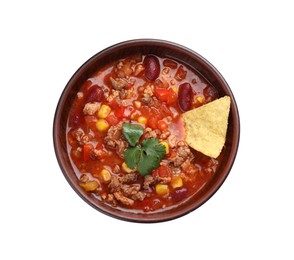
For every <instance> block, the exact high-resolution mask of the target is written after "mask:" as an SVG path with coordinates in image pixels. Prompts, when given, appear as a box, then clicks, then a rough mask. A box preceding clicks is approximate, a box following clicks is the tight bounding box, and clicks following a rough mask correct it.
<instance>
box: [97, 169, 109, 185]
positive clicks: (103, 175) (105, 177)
mask: <svg viewBox="0 0 294 260" xmlns="http://www.w3.org/2000/svg"><path fill="white" fill-rule="evenodd" d="M99 179H100V180H101V181H102V182H104V183H107V182H110V179H111V174H110V172H109V171H107V170H106V169H103V170H102V171H101V172H100V173H99Z"/></svg>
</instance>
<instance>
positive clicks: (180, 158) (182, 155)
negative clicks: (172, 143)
mask: <svg viewBox="0 0 294 260" xmlns="http://www.w3.org/2000/svg"><path fill="white" fill-rule="evenodd" d="M192 159H193V153H192V152H191V150H190V148H189V146H188V145H187V143H186V142H185V141H179V142H178V143H177V146H176V153H175V155H174V156H172V157H170V158H169V162H170V163H172V164H173V165H174V166H175V167H178V166H181V165H182V164H183V163H184V162H185V161H186V160H190V161H191V160H192Z"/></svg>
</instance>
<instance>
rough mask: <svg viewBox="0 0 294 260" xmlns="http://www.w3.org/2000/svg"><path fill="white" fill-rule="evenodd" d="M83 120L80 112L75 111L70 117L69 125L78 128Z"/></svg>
mask: <svg viewBox="0 0 294 260" xmlns="http://www.w3.org/2000/svg"><path fill="white" fill-rule="evenodd" d="M81 121H82V119H81V115H80V113H78V112H74V113H72V114H71V115H70V117H69V121H68V125H69V127H72V128H75V129H77V128H79V127H80V125H81Z"/></svg>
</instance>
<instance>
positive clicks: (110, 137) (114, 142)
mask: <svg viewBox="0 0 294 260" xmlns="http://www.w3.org/2000/svg"><path fill="white" fill-rule="evenodd" d="M104 141H105V143H106V146H107V147H108V148H110V149H114V150H115V151H116V153H117V154H118V156H119V157H121V158H124V151H125V150H126V149H127V148H128V146H129V144H128V142H127V141H126V140H124V137H123V134H122V125H116V126H111V127H110V128H109V129H108V131H107V134H106V136H105V138H104Z"/></svg>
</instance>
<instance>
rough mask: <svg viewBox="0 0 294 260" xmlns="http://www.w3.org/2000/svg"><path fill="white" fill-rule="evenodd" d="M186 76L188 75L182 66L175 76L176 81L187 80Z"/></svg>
mask: <svg viewBox="0 0 294 260" xmlns="http://www.w3.org/2000/svg"><path fill="white" fill-rule="evenodd" d="M186 75H187V71H186V70H184V67H183V66H182V65H181V66H180V67H179V68H178V70H177V72H176V74H175V79H176V80H177V81H182V80H183V79H185V78H186Z"/></svg>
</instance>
